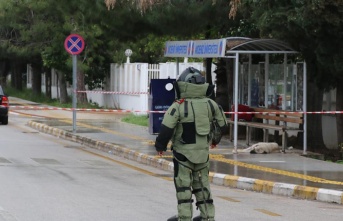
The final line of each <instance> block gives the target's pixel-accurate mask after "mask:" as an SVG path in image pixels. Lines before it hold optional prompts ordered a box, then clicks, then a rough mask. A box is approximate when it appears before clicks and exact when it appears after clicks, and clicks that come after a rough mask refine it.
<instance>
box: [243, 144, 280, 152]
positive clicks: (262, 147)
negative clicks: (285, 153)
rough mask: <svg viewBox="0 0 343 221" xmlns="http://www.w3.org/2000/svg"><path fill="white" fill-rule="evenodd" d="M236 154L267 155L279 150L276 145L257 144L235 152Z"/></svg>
mask: <svg viewBox="0 0 343 221" xmlns="http://www.w3.org/2000/svg"><path fill="white" fill-rule="evenodd" d="M237 151H238V153H258V154H267V153H272V152H281V148H280V147H279V145H278V144H277V143H266V142H259V143H256V144H253V145H251V146H250V147H248V148H246V149H242V150H237Z"/></svg>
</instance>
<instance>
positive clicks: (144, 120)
mask: <svg viewBox="0 0 343 221" xmlns="http://www.w3.org/2000/svg"><path fill="white" fill-rule="evenodd" d="M4 91H5V92H6V94H7V95H9V96H11V97H17V98H21V99H24V100H29V101H32V102H36V103H40V104H47V105H50V106H54V107H61V108H72V107H73V105H72V103H71V102H68V103H65V104H61V103H60V101H59V100H58V99H50V98H48V97H46V96H45V95H44V94H41V95H34V94H33V92H32V90H31V89H23V90H22V91H19V90H16V89H14V88H11V87H6V88H4ZM70 100H71V98H70ZM77 108H90V109H91V108H96V109H101V107H99V106H98V105H97V104H93V103H87V104H77ZM122 121H123V122H126V123H130V124H135V125H140V126H145V127H147V126H148V125H149V122H148V121H149V119H148V115H135V114H130V115H128V116H126V117H123V118H122Z"/></svg>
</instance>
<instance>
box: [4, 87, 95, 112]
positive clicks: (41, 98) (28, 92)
mask: <svg viewBox="0 0 343 221" xmlns="http://www.w3.org/2000/svg"><path fill="white" fill-rule="evenodd" d="M4 91H5V93H6V94H7V95H9V96H10V97H17V98H21V99H24V100H29V101H32V102H36V103H40V104H46V105H50V106H54V107H61V108H72V107H73V104H72V102H71V100H72V99H71V98H70V97H69V98H68V99H69V100H70V102H67V103H63V104H62V103H60V101H59V100H58V99H51V98H48V97H47V96H45V94H43V93H42V94H40V95H36V94H34V93H33V91H32V89H28V88H25V89H23V90H21V91H19V90H17V89H14V88H12V87H5V88H4ZM77 108H97V109H101V108H100V107H99V106H98V105H97V104H93V103H87V104H77Z"/></svg>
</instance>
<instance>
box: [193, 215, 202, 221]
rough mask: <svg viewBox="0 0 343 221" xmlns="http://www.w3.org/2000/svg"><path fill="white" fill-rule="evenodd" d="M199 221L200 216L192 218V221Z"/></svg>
mask: <svg viewBox="0 0 343 221" xmlns="http://www.w3.org/2000/svg"><path fill="white" fill-rule="evenodd" d="M201 220H202V218H201V216H200V215H199V216H196V217H194V218H193V221H201Z"/></svg>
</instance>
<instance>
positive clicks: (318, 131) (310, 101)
mask: <svg viewBox="0 0 343 221" xmlns="http://www.w3.org/2000/svg"><path fill="white" fill-rule="evenodd" d="M307 91H308V92H311V93H308V95H307V111H320V110H322V107H323V94H324V91H323V90H321V89H319V88H318V87H317V85H316V84H315V83H313V82H309V83H308V85H307ZM307 144H308V150H310V151H314V152H322V150H323V149H326V147H325V144H324V140H323V131H322V115H320V114H308V115H307Z"/></svg>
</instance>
